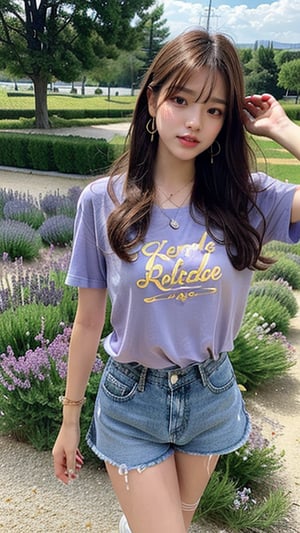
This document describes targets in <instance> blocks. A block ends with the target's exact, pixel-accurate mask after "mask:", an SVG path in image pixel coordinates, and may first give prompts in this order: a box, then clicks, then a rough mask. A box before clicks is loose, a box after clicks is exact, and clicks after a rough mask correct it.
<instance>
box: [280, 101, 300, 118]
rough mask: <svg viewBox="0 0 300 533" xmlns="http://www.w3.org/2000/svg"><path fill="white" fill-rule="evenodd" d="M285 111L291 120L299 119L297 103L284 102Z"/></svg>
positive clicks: (299, 112)
mask: <svg viewBox="0 0 300 533" xmlns="http://www.w3.org/2000/svg"><path fill="white" fill-rule="evenodd" d="M284 109H285V112H286V114H287V116H288V117H289V118H290V119H291V120H300V109H299V105H297V104H285V105H284Z"/></svg>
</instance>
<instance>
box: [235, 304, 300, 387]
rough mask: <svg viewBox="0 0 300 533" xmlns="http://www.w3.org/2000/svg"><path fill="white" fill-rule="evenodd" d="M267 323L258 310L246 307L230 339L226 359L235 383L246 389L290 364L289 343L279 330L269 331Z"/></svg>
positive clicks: (281, 372)
mask: <svg viewBox="0 0 300 533" xmlns="http://www.w3.org/2000/svg"><path fill="white" fill-rule="evenodd" d="M257 298H259V297H257ZM275 303H276V302H275ZM271 325H272V324H271V323H270V324H268V323H267V322H266V321H265V320H264V318H263V317H261V316H260V315H259V313H257V312H253V313H251V312H249V311H248V312H247V313H246V314H245V317H244V320H243V323H242V327H241V329H240V331H239V334H238V336H237V338H236V339H235V341H234V349H233V351H232V352H231V353H230V359H231V362H232V364H233V367H234V371H235V374H236V378H237V381H238V383H239V384H240V385H244V386H245V387H247V388H248V389H250V388H253V387H256V386H258V385H259V384H260V383H264V382H265V381H267V380H269V379H271V378H274V377H276V376H281V375H282V374H284V373H285V372H286V371H287V370H288V369H289V368H291V367H292V366H293V365H294V349H293V347H292V346H291V345H290V344H289V343H288V342H287V340H286V338H285V336H284V335H282V334H281V333H276V332H274V333H273V334H272V328H271Z"/></svg>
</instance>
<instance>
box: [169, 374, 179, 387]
mask: <svg viewBox="0 0 300 533" xmlns="http://www.w3.org/2000/svg"><path fill="white" fill-rule="evenodd" d="M170 381H171V383H172V385H175V384H176V383H177V381H178V376H177V374H172V375H171V377H170Z"/></svg>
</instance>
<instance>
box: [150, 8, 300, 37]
mask: <svg viewBox="0 0 300 533" xmlns="http://www.w3.org/2000/svg"><path fill="white" fill-rule="evenodd" d="M158 3H159V4H161V3H162V4H163V5H164V17H165V18H166V19H167V26H168V27H169V28H170V37H175V36H176V35H178V34H179V33H181V32H182V31H184V30H186V29H188V28H190V27H192V26H195V25H201V26H204V27H206V25H207V14H208V6H209V0H199V1H197V0H159V2H158ZM210 30H211V31H219V32H221V33H225V34H226V35H229V36H230V37H231V38H232V39H233V40H234V41H235V42H236V43H254V42H255V41H256V40H268V41H278V42H281V43H300V0H277V1H274V0H263V1H260V0H244V1H243V0H212V4H211V16H210Z"/></svg>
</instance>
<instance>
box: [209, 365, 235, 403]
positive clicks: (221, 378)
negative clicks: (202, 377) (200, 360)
mask: <svg viewBox="0 0 300 533" xmlns="http://www.w3.org/2000/svg"><path fill="white" fill-rule="evenodd" d="M206 379H207V386H208V388H209V389H210V390H211V392H214V393H216V394H218V393H220V392H224V391H226V390H228V389H230V387H232V385H233V384H234V383H235V374H234V371H233V368H232V364H231V362H230V360H229V358H228V357H226V359H224V361H223V362H222V363H221V364H220V366H217V367H216V369H215V370H214V371H213V372H212V373H211V374H209V375H208V376H207V377H206Z"/></svg>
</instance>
